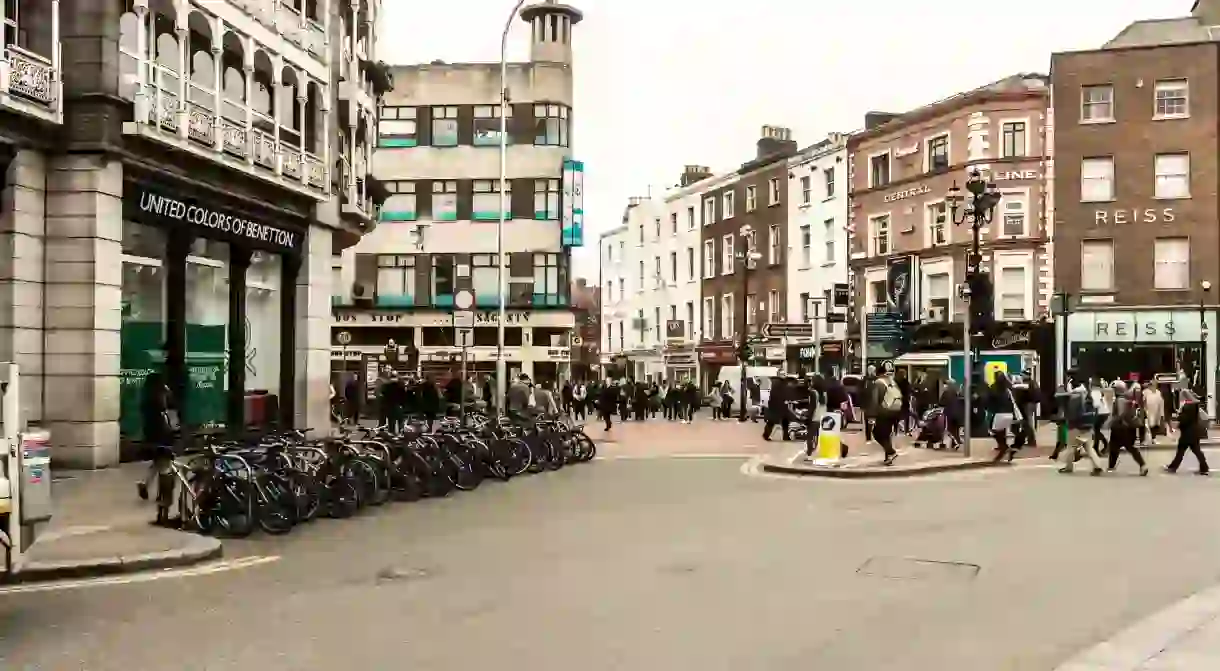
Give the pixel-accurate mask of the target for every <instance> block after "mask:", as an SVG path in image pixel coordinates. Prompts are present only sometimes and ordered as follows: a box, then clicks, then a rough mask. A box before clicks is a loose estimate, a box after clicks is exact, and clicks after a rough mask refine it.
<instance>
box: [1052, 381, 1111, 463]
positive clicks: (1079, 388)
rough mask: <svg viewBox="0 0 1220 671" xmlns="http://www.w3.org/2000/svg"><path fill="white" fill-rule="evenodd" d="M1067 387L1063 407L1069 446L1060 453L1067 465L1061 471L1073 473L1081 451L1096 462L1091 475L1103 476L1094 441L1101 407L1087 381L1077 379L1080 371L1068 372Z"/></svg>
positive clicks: (1062, 417) (1061, 395) (1062, 415)
mask: <svg viewBox="0 0 1220 671" xmlns="http://www.w3.org/2000/svg"><path fill="white" fill-rule="evenodd" d="M1067 379H1068V383H1067V388H1066V389H1065V390H1064V391H1063V392H1061V394H1060V404H1059V407H1060V408H1062V413H1061V419H1062V421H1063V422H1064V424H1065V425H1066V426H1067V448H1066V449H1064V450H1062V451H1061V452H1060V458H1061V459H1063V467H1062V468H1060V469H1059V472H1060V473H1065V474H1067V473H1071V472H1072V470H1073V468H1074V467H1075V464H1076V460H1077V459H1078V458H1079V457H1077V456H1076V454H1077V451H1080V452H1082V453H1083V454H1084V455H1085V456H1087V457H1088V458H1089V461H1090V462H1092V464H1093V470H1092V471H1091V472H1090V475H1093V476H1098V475H1101V474H1102V472H1103V470H1102V467H1101V457H1099V456H1098V455H1097V450H1096V449H1094V448H1093V443H1092V441H1091V438H1092V435H1093V428H1094V426H1095V422H1096V421H1097V407H1096V406H1095V405H1094V403H1093V395H1092V393H1090V390H1089V389H1088V388H1087V387H1085V385H1084V384H1083V383H1080V382H1078V381H1077V378H1076V372H1075V371H1072V370H1069V371H1068V372H1067Z"/></svg>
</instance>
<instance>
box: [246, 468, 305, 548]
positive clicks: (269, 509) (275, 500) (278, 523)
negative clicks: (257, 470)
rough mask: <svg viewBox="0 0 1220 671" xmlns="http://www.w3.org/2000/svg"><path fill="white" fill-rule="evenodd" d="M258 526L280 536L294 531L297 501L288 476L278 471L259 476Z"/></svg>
mask: <svg viewBox="0 0 1220 671" xmlns="http://www.w3.org/2000/svg"><path fill="white" fill-rule="evenodd" d="M256 482H257V483H258V492H259V500H258V526H259V528H260V529H262V530H263V531H264V532H266V533H268V534H271V535H273V536H279V535H281V534H286V533H288V532H289V531H292V527H294V526H296V521H297V502H296V497H295V495H294V494H293V492H292V483H291V482H289V481H288V478H286V477H284V476H282V475H279V474H276V473H264V474H262V475H260V476H258V479H257V480H256Z"/></svg>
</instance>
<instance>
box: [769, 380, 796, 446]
mask: <svg viewBox="0 0 1220 671" xmlns="http://www.w3.org/2000/svg"><path fill="white" fill-rule="evenodd" d="M790 391H791V390H790V388H789V385H788V381H787V380H786V379H784V378H775V379H774V380H772V381H771V395H770V396H769V397H768V398H767V408H766V410H765V411H764V414H763V419H764V423H763V434H762V438H763V440H768V441H769V440H771V431H773V430H774V429H775V425H776V424H779V425H780V433H781V435H782V438H783V440H785V441H787V440H791V438H790V437H789V424H790V422H789V415H790V414H791V411H790V410H789V409H788V400H789V393H790Z"/></svg>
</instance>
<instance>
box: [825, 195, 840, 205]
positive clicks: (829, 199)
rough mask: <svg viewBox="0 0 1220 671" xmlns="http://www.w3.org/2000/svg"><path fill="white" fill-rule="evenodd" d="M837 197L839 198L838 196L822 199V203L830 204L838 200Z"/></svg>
mask: <svg viewBox="0 0 1220 671" xmlns="http://www.w3.org/2000/svg"><path fill="white" fill-rule="evenodd" d="M837 197H838V196H826V197H825V198H823V199H822V202H823V203H829V202H830V201H832V200H834V199H835V198H837Z"/></svg>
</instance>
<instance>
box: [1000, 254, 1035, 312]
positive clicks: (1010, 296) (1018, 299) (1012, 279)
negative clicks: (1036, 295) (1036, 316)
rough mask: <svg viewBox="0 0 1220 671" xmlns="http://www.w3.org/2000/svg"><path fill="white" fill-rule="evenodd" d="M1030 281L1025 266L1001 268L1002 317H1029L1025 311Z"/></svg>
mask: <svg viewBox="0 0 1220 671" xmlns="http://www.w3.org/2000/svg"><path fill="white" fill-rule="evenodd" d="M1028 283H1029V279H1028V278H1027V277H1026V276H1025V268H1024V267H1022V266H1015V267H1008V268H1000V319H1029V316H1028V315H1027V314H1026V313H1025V292H1026V289H1027V285H1028Z"/></svg>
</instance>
